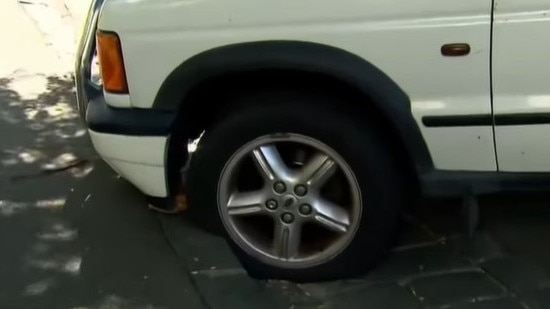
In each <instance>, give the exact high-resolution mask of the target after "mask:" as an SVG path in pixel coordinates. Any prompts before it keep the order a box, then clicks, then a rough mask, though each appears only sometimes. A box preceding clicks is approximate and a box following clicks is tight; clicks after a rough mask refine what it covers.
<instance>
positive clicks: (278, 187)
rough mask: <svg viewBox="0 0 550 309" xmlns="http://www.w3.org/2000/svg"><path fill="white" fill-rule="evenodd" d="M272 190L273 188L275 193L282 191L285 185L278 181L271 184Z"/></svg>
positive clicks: (284, 189)
mask: <svg viewBox="0 0 550 309" xmlns="http://www.w3.org/2000/svg"><path fill="white" fill-rule="evenodd" d="M273 190H275V192H277V193H284V192H285V191H286V186H285V184H284V183H282V182H280V181H279V182H276V183H275V185H274V186H273Z"/></svg>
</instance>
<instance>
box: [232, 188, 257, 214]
mask: <svg viewBox="0 0 550 309" xmlns="http://www.w3.org/2000/svg"><path fill="white" fill-rule="evenodd" d="M263 200H264V198H263V194H262V192H261V191H251V192H236V193H233V194H232V195H231V197H230V198H229V201H228V202H227V209H228V213H229V215H230V216H242V215H254V214H258V213H261V212H263V210H264V208H263V205H262V203H263Z"/></svg>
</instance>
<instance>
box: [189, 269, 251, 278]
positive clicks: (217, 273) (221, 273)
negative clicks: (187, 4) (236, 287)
mask: <svg viewBox="0 0 550 309" xmlns="http://www.w3.org/2000/svg"><path fill="white" fill-rule="evenodd" d="M191 274H192V275H194V276H198V275H206V276H209V277H211V278H217V277H226V276H234V275H243V274H244V275H246V274H247V272H246V270H244V269H243V268H226V269H223V268H222V269H203V270H194V271H191Z"/></svg>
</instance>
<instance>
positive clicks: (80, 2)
mask: <svg viewBox="0 0 550 309" xmlns="http://www.w3.org/2000/svg"><path fill="white" fill-rule="evenodd" d="M62 1H63V4H64V6H65V9H66V10H67V12H68V13H69V14H70V15H71V17H72V19H73V21H74V26H75V31H80V29H81V28H82V27H83V24H84V20H85V19H86V14H87V12H88V9H89V8H90V5H91V2H92V1H91V0H62Z"/></svg>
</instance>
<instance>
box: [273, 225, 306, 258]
mask: <svg viewBox="0 0 550 309" xmlns="http://www.w3.org/2000/svg"><path fill="white" fill-rule="evenodd" d="M301 232H302V231H301V226H300V225H298V224H293V225H286V224H283V223H281V222H279V223H276V224H275V237H274V241H273V249H274V251H275V254H276V255H277V256H279V257H281V258H284V259H291V258H293V257H296V256H297V255H298V253H299V250H300V241H301V237H302V235H301V234H302V233H301Z"/></svg>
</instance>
